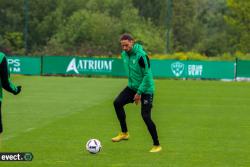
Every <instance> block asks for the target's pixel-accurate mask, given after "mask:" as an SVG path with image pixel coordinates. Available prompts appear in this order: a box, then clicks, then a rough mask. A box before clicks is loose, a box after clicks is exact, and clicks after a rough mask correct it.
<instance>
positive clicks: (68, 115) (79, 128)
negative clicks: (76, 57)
mask: <svg viewBox="0 0 250 167" xmlns="http://www.w3.org/2000/svg"><path fill="white" fill-rule="evenodd" d="M12 79H13V82H14V83H17V84H20V85H22V86H23V89H22V93H21V94H20V95H19V96H13V95H11V94H8V93H6V92H4V100H3V105H2V110H3V111H2V112H3V122H4V130H5V131H4V133H3V134H2V135H1V136H0V140H1V141H0V152H32V153H33V155H34V159H33V161H31V162H0V166H1V167H4V166H6V167H9V166H11V167H12V166H13V167H15V166H18V167H19V166H23V167H29V166H32V167H45V166H50V167H70V166H72V167H130V166H136V167H137V166H139V167H158V166H159V167H160V166H161V167H247V166H250V83H249V82H221V81H198V80H196V81H193V80H188V81H183V80H155V84H156V92H155V96H154V107H153V111H152V118H153V120H154V121H155V123H156V125H157V128H158V133H159V139H160V143H161V145H162V147H163V150H162V152H159V153H149V150H150V148H151V146H152V141H151V138H150V135H149V133H148V131H147V130H146V127H145V125H144V123H143V120H142V118H141V115H140V107H139V106H136V105H134V104H130V105H128V106H126V107H125V109H126V114H127V124H128V129H129V132H130V139H129V140H128V141H122V142H119V143H112V142H111V138H112V137H114V136H115V135H116V134H117V133H118V132H119V131H120V128H119V124H118V120H117V119H116V115H115V111H114V109H113V99H114V98H115V97H116V95H117V94H118V93H119V92H120V91H121V90H122V89H123V88H124V87H125V86H126V84H127V80H126V79H114V78H77V77H33V76H14V77H12ZM90 138H97V139H99V140H100V141H101V143H102V145H103V149H102V151H101V152H100V153H99V154H97V155H92V154H89V153H88V152H87V151H86V150H85V143H86V142H87V140H88V139H90Z"/></svg>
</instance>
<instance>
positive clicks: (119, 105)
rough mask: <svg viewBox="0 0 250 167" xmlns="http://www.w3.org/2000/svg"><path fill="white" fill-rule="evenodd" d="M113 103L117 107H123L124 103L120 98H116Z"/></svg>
mask: <svg viewBox="0 0 250 167" xmlns="http://www.w3.org/2000/svg"><path fill="white" fill-rule="evenodd" d="M113 104H114V107H115V108H119V107H122V103H121V102H120V101H119V100H118V99H115V100H114V102H113Z"/></svg>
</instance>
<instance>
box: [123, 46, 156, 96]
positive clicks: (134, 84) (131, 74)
mask: <svg viewBox="0 0 250 167" xmlns="http://www.w3.org/2000/svg"><path fill="white" fill-rule="evenodd" d="M121 56H122V59H123V62H124V66H125V70H126V72H127V75H128V87H129V88H131V89H132V90H134V91H136V92H137V94H139V95H141V94H142V93H144V94H153V93H154V89H155V87H154V81H153V75H152V71H151V68H150V62H149V59H148V56H147V53H146V52H145V51H144V50H143V48H142V46H141V45H140V44H138V43H135V44H134V45H133V47H132V49H131V51H130V52H126V51H123V52H122V53H121Z"/></svg>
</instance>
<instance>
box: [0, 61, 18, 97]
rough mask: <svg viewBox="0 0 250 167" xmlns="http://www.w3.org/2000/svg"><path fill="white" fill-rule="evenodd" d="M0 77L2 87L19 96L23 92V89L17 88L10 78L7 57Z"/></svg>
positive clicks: (0, 69)
mask: <svg viewBox="0 0 250 167" xmlns="http://www.w3.org/2000/svg"><path fill="white" fill-rule="evenodd" d="M0 76H1V83H2V87H3V88H4V89H5V90H6V91H8V92H11V93H13V94H18V93H19V92H20V91H21V87H20V86H18V87H16V86H15V85H14V84H13V83H12V82H11V81H10V78H9V71H8V64H7V59H6V57H4V58H3V60H2V62H1V64H0Z"/></svg>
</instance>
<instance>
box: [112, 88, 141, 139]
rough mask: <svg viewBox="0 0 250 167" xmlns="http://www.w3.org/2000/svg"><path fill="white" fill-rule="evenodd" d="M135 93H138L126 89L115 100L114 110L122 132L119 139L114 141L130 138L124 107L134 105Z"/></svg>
mask: <svg viewBox="0 0 250 167" xmlns="http://www.w3.org/2000/svg"><path fill="white" fill-rule="evenodd" d="M135 93H136V92H134V91H133V90H131V89H130V88H128V87H126V88H125V89H124V90H122V92H121V93H120V94H119V95H118V96H117V97H116V99H115V100H114V108H115V112H116V115H117V118H118V120H119V122H120V126H121V131H122V132H121V133H120V134H119V135H118V136H117V137H114V138H112V141H120V140H122V139H127V138H128V133H127V132H128V129H127V124H126V114H125V111H124V105H126V104H128V103H133V101H134V100H133V98H134V95H135Z"/></svg>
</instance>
